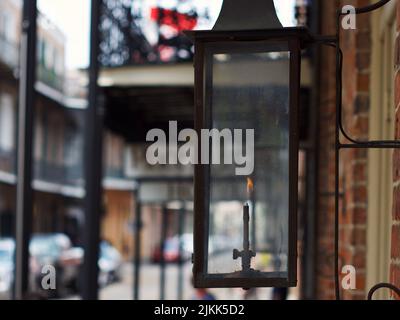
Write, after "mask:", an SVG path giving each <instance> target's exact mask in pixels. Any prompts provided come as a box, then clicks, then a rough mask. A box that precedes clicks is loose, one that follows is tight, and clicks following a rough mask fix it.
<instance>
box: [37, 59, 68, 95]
mask: <svg viewBox="0 0 400 320" xmlns="http://www.w3.org/2000/svg"><path fill="white" fill-rule="evenodd" d="M37 79H38V80H39V81H41V82H43V83H44V84H46V85H48V86H49V87H51V88H53V89H56V90H58V91H60V92H63V90H64V77H63V76H60V75H58V74H56V73H55V72H54V70H49V69H48V68H46V67H45V66H44V65H43V64H42V63H39V64H38V66H37Z"/></svg>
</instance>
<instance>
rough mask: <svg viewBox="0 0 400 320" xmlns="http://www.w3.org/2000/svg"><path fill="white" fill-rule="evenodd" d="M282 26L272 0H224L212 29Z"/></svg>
mask: <svg viewBox="0 0 400 320" xmlns="http://www.w3.org/2000/svg"><path fill="white" fill-rule="evenodd" d="M280 28H283V26H282V24H281V22H280V21H279V18H278V16H277V14H276V10H275V5H274V1H273V0H252V1H249V0H224V2H223V4H222V8H221V12H220V14H219V17H218V19H217V22H216V23H215V25H214V28H213V31H246V30H269V29H280Z"/></svg>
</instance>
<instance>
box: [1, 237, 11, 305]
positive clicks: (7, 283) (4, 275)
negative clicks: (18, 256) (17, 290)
mask: <svg viewBox="0 0 400 320" xmlns="http://www.w3.org/2000/svg"><path fill="white" fill-rule="evenodd" d="M14 250H15V243H14V240H12V239H0V299H9V298H10V297H11V289H12V284H13V280H14Z"/></svg>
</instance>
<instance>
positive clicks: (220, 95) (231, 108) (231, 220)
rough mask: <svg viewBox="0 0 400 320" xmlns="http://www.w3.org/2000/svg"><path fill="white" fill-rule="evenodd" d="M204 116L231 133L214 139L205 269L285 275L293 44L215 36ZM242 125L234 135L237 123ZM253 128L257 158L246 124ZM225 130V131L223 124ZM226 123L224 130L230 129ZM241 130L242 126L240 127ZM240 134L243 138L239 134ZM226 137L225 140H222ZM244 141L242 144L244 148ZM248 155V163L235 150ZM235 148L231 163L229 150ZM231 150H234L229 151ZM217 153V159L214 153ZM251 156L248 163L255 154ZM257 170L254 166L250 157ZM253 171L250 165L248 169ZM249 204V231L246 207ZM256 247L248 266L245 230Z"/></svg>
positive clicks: (209, 57)
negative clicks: (220, 40) (223, 40)
mask: <svg viewBox="0 0 400 320" xmlns="http://www.w3.org/2000/svg"><path fill="white" fill-rule="evenodd" d="M205 65H206V73H205V77H206V95H205V96H206V97H209V100H208V101H206V106H207V108H206V110H207V113H206V118H207V122H208V124H209V126H210V128H215V129H218V130H219V131H221V130H224V129H229V131H230V132H231V133H232V135H231V139H232V142H233V143H232V148H233V150H232V149H229V147H228V149H227V148H226V146H227V144H226V142H227V141H228V140H229V139H230V138H229V135H228V137H227V138H225V135H224V134H223V136H224V139H221V140H220V141H221V145H220V146H219V147H218V146H213V148H212V150H211V156H210V158H212V159H213V155H214V153H216V152H219V153H220V157H221V158H220V159H221V164H215V163H214V161H211V163H212V164H211V165H210V170H209V182H210V189H209V200H210V201H209V225H208V228H209V230H208V231H209V233H208V234H209V237H208V255H207V264H206V265H207V273H208V274H210V275H213V274H215V275H217V274H229V275H232V276H237V277H265V276H268V275H270V276H271V277H278V278H287V272H288V240H289V239H288V238H289V236H288V230H289V147H290V145H289V136H290V117H289V109H290V107H289V105H290V52H289V49H288V46H287V44H285V43H275V44H269V43H268V44H259V43H258V44H256V45H253V44H249V43H235V44H217V45H211V46H210V47H209V50H207V51H206V64H205ZM235 129H236V130H237V129H242V132H241V133H242V134H241V135H238V136H236V135H235V131H234V130H235ZM248 129H250V130H251V129H254V159H250V158H249V157H250V156H251V155H252V154H251V152H250V153H249V152H247V150H246V147H247V143H248V142H249V141H248V140H247V137H246V130H248ZM221 132H222V131H221ZM227 132H228V131H226V133H227ZM236 132H237V131H236ZM239 138H240V139H239ZM224 143H225V144H224ZM240 147H241V148H242V149H241V150H240ZM240 151H241V155H243V156H245V158H246V161H247V163H246V164H247V169H248V170H243V171H242V172H241V174H240V175H238V172H237V169H238V168H242V169H243V168H244V167H245V166H246V165H245V164H243V163H242V164H239V163H238V162H239V161H238V160H239V159H238V158H236V157H235V154H236V153H237V152H239V153H240ZM229 153H231V154H232V155H233V156H232V164H229V160H228V161H226V159H225V154H229ZM228 158H229V157H228ZM213 160H214V159H213ZM248 161H249V162H250V163H249V162H248ZM252 161H254V170H253V171H251V162H252ZM246 171H247V172H246ZM246 205H247V206H248V211H249V222H248V230H249V234H248V237H247V236H246V231H245V230H246V223H245V222H244V218H243V217H244V211H245V210H246V208H245V207H246ZM246 237H247V238H248V241H249V243H250V246H249V249H250V250H251V251H252V252H254V253H255V257H252V258H251V263H250V269H247V268H246V267H244V266H243V259H242V257H236V259H234V257H233V252H234V250H237V252H241V253H243V251H244V250H245V248H244V247H245V241H246V239H245V238H246Z"/></svg>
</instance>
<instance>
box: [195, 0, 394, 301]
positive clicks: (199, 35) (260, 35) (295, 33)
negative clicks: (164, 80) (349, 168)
mask: <svg viewBox="0 0 400 320" xmlns="http://www.w3.org/2000/svg"><path fill="white" fill-rule="evenodd" d="M232 1H235V0H225V1H224V5H223V7H222V10H221V16H222V14H226V15H228V16H229V17H228V18H223V17H220V18H219V19H218V21H217V24H216V26H215V27H214V31H194V32H193V31H192V32H187V34H188V35H189V36H190V37H191V38H192V39H193V40H194V43H195V48H196V52H195V84H196V85H195V118H196V121H195V125H196V130H197V131H199V130H201V129H202V128H206V127H204V126H205V125H206V124H207V123H209V122H207V117H206V115H207V114H206V110H205V107H206V103H205V99H206V97H205V95H204V92H205V85H206V83H205V68H206V67H207V66H206V65H205V49H206V46H207V45H208V44H210V43H213V42H218V41H220V42H223V41H226V42H237V41H262V40H271V39H274V40H279V39H280V40H281V41H282V40H285V39H286V40H287V39H291V40H290V41H289V42H290V43H296V45H298V48H305V47H306V46H310V45H327V46H330V47H333V48H335V50H336V80H337V88H336V123H335V127H336V129H335V192H334V196H335V217H334V220H335V223H334V229H335V230H334V242H335V243H334V258H335V265H334V271H335V272H334V274H335V279H334V281H335V296H336V299H337V300H340V298H341V297H340V277H339V274H340V270H339V198H340V190H339V189H340V186H339V171H340V161H339V160H340V151H341V150H343V149H400V141H399V140H389V141H358V140H356V139H353V138H352V137H351V136H350V135H349V134H348V133H347V132H346V130H345V129H344V125H343V119H342V116H343V112H342V111H343V106H342V95H343V92H342V91H343V80H342V77H343V75H342V73H343V72H342V71H343V52H342V50H341V47H340V25H341V18H342V16H343V15H345V14H347V13H344V12H343V11H342V10H338V11H337V14H336V34H335V35H332V36H322V35H311V34H310V33H309V32H308V30H307V29H305V28H282V27H281V26H280V25H279V24H280V23H279V22H277V19H276V16H274V14H273V13H272V15H271V12H269V11H268V12H269V13H268V21H269V22H266V21H264V22H261V21H260V19H261V18H262V17H260V16H259V15H256V14H255V12H254V11H253V12H251V13H252V14H253V17H258V18H257V19H255V21H253V22H249V21H246V22H244V21H243V19H240V17H241V13H237V12H236V13H234V12H233V10H232V8H233V7H231V8H228V7H229V6H230V5H232ZM236 1H239V2H240V3H241V5H243V4H244V3H243V1H244V0H236ZM390 1H391V0H380V1H377V2H376V3H374V4H371V5H368V6H365V7H361V8H355V14H356V15H359V14H366V13H371V12H373V11H375V10H377V9H380V8H381V7H383V6H384V5H386V4H387V3H389V2H390ZM225 2H226V3H227V4H226V5H225ZM255 3H256V4H257V5H256V6H255V7H257V9H256V10H260V7H259V6H263V4H261V2H260V1H255ZM271 3H272V2H271V1H269V2H268V1H265V2H264V7H263V9H269V10H271V9H272V4H271ZM243 8H245V7H243ZM245 10H249V9H248V8H246V9H245ZM250 10H251V9H250ZM253 10H254V9H253ZM260 12H266V11H265V10H260ZM247 13H248V12H247ZM235 15H236V18H237V19H238V24H239V27H240V26H242V27H243V29H245V30H242V31H229V28H231V27H232V25H235V24H232V23H233V21H234V19H233V18H234V16H235ZM264 18H265V17H264ZM260 23H261V25H262V26H263V27H265V28H262V29H266V30H262V31H261V30H259V29H258V30H257V28H252V26H255V25H257V26H258V25H260ZM296 39H297V40H296ZM292 45H293V44H292ZM295 56H296V59H298V58H299V57H300V51H299V53H296V54H295ZM291 68H292V66H291ZM295 69H296V70H292V71H291V76H290V90H291V102H290V111H291V112H294V114H295V116H296V117H297V116H298V114H297V113H298V109H297V108H298V105H296V106H294V104H295V102H296V103H297V102H298V101H296V99H293V97H292V95H293V93H294V94H295V95H296V96H297V95H298V90H299V88H300V81H299V82H298V84H299V85H296V86H294V85H293V79H292V76H293V77H300V65H299V66H298V68H295ZM297 79H299V78H297ZM292 90H293V91H292ZM293 130H295V131H296V130H297V127H296V125H293V117H291V127H290V131H291V133H290V135H291V137H290V139H291V140H290V141H291V142H292V144H291V147H290V152H293V151H294V150H296V145H297V144H298V137H297V143H295V144H293V140H292V139H293V138H294V137H296V134H297V131H296V132H295V133H294V132H293ZM341 137H344V138H345V139H346V140H347V141H348V143H342V142H341ZM292 148H293V149H292ZM297 148H298V145H297ZM290 159H291V158H290ZM289 162H290V168H291V170H293V169H294V167H295V166H296V167H297V164H296V165H295V164H293V163H291V161H289ZM207 169H209V168H207V166H205V165H197V166H196V168H195V227H194V240H195V241H194V243H195V247H194V251H195V254H194V259H193V260H194V261H193V262H194V268H193V274H194V285H195V286H196V287H200V288H202V287H242V288H251V287H263V286H275V287H290V286H294V285H296V282H297V279H296V276H297V275H296V271H295V270H293V269H291V268H293V267H295V266H296V263H297V262H296V259H297V243H296V244H295V243H294V242H292V241H290V244H289V253H291V252H295V253H296V255H295V256H292V257H291V258H290V259H291V262H290V263H289V264H290V268H289V269H288V279H287V281H285V280H283V281H282V279H262V278H257V279H245V278H243V279H229V280H226V279H223V278H220V279H212V278H210V277H207V273H206V265H205V263H206V259H205V257H207V251H206V250H207V241H208V239H205V237H204V236H205V235H208V223H209V221H208V218H209V211H208V208H207V207H208V206H209V201H208V199H206V198H205V197H206V195H205V193H204V191H205V190H207V195H208V193H209V190H208V188H207V189H206V188H205V187H206V185H207V186H209V181H208V180H207V179H208V178H207ZM289 180H290V181H289V185H290V187H289V188H290V194H292V195H293V192H294V191H293V190H294V186H293V184H294V182H295V181H297V178H293V177H292V176H291V178H290V179H289ZM295 186H296V189H297V183H295ZM295 194H296V195H297V190H296V191H295ZM296 203H297V198H296V199H294V198H292V197H290V200H289V207H290V210H289V211H290V213H289V216H290V219H293V220H292V221H291V220H289V221H290V222H289V229H290V231H289V233H292V239H293V237H295V238H296V240H297V212H296V210H297V205H296ZM295 221H296V222H295ZM295 246H296V247H295ZM219 277H221V275H219ZM382 288H387V289H390V290H392V291H393V292H395V293H396V294H397V295H399V296H400V289H399V288H397V287H396V286H394V285H392V284H388V283H379V284H377V285H375V286H374V287H373V288H372V289H371V290H370V291H369V293H368V300H371V299H372V298H373V295H374V293H375V292H376V291H377V290H380V289H382Z"/></svg>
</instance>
